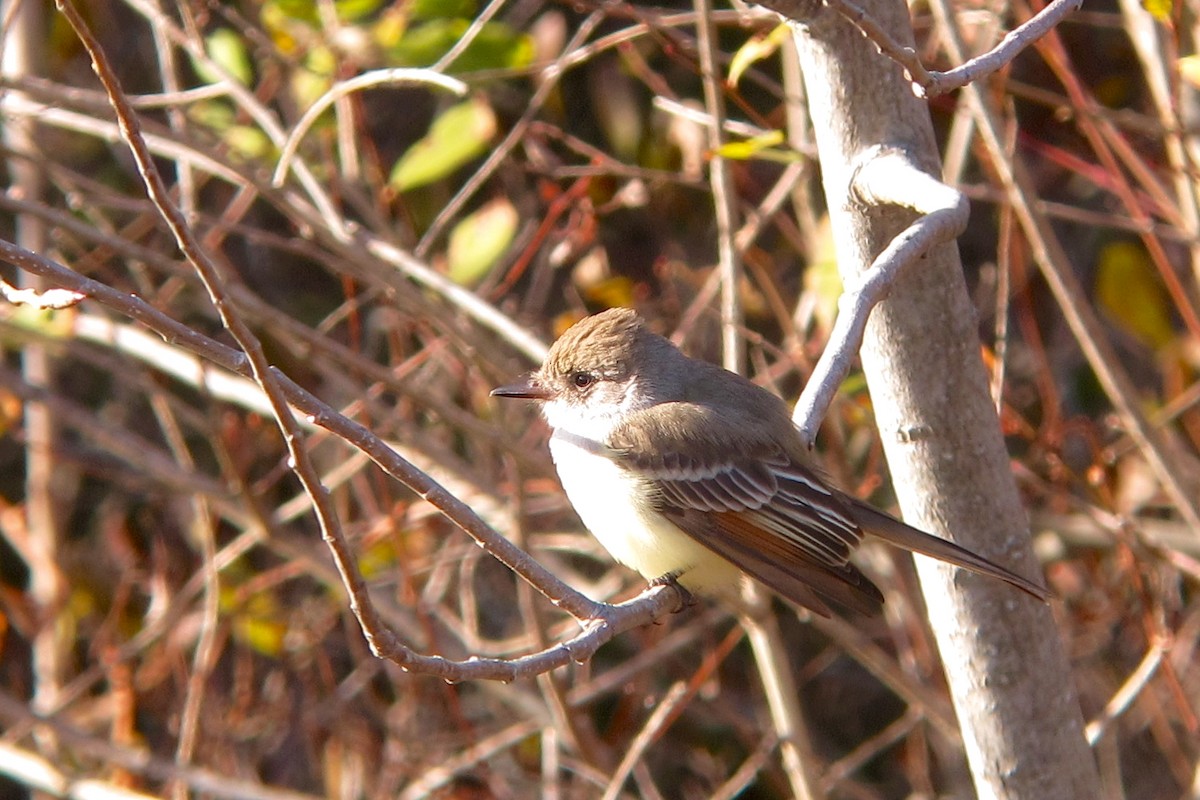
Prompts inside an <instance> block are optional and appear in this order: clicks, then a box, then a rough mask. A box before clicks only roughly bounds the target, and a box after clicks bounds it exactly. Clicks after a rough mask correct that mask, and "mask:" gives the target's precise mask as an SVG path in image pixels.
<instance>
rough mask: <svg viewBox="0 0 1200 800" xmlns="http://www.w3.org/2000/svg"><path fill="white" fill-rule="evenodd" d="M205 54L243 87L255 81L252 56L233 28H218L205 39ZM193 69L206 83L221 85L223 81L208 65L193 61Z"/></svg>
mask: <svg viewBox="0 0 1200 800" xmlns="http://www.w3.org/2000/svg"><path fill="white" fill-rule="evenodd" d="M204 52H205V53H206V54H207V55H208V57H209V59H211V60H212V62H213V63H214V64H216V65H217V66H218V67H220V68H221V69H223V70H225V72H227V73H229V74H230V75H231V76H232V77H233V79H234V80H236V81H237V82H238V83H240V84H242V85H243V86H249V85H250V82H251V81H252V80H253V79H254V67H253V65H252V64H251V62H250V54H249V53H247V52H246V43H245V41H244V40H243V39H242V37H241V35H240V34H238V32H237V31H235V30H233V29H232V28H217V29H216V30H215V31H213V32H212V33H210V34H209V35H208V36H206V37H204ZM192 67H193V68H194V69H195V70H196V74H197V75H199V76H200V80H202V81H204V82H205V83H220V82H221V81H222V80H223V78H222V77H221V76H220V75H219V74H217V72H216V70H214V69H212V68H210V67H209V65H208V64H206V63H202V62H200V61H196V60H194V59H193V61H192Z"/></svg>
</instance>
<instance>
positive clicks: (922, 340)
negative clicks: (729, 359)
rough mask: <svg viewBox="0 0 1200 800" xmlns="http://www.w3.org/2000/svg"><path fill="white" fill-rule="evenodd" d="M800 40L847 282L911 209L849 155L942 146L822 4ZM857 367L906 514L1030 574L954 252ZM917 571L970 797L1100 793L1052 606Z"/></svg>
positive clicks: (907, 29) (936, 568)
mask: <svg viewBox="0 0 1200 800" xmlns="http://www.w3.org/2000/svg"><path fill="white" fill-rule="evenodd" d="M870 13H871V14H872V15H873V16H874V17H875V18H876V20H877V21H878V22H880V23H881V24H882V25H883V27H884V28H885V29H886V30H888V31H889V32H890V33H891V34H892V35H893V36H894V37H896V38H897V39H898V40H900V41H901V42H905V40H907V43H908V44H910V45H911V42H912V33H911V23H910V20H909V17H908V11H907V8H906V7H905V5H904V4H903V3H897V2H882V0H881V2H877V3H873V4H871V6H870ZM796 40H797V46H798V49H799V51H800V61H801V70H802V72H803V75H804V80H805V85H806V87H807V92H808V98H809V103H810V106H811V112H812V116H813V120H814V128H815V129H816V136H817V147H818V152H819V156H820V163H821V169H822V171H823V178H824V184H825V192H826V196H827V199H828V204H829V209H830V215H831V218H832V224H833V230H834V235H835V237H836V245H837V252H838V257H839V262H840V269H841V272H842V275H843V278H844V279H845V280H847V281H850V280H852V279H853V278H854V277H855V276H856V275H857V274H858V273H859V272H861V271H862V270H863V269H865V268H866V267H867V266H868V265H870V263H871V261H872V259H873V258H874V256H875V255H877V254H878V253H879V252H880V251H881V250H882V249H883V247H884V246H885V245H886V244H887V242H889V241H890V240H891V238H892V237H893V236H894V235H895V234H896V233H897V232H899V231H901V230H903V228H904V227H905V226H906V225H907V224H908V222H910V221H911V216H910V213H909V212H907V211H904V210H901V209H898V208H878V207H875V208H868V207H866V206H865V205H863V204H862V203H861V202H859V201H858V200H857V199H856V198H855V197H853V196H852V192H851V189H850V187H851V182H852V180H853V177H854V169H855V165H856V160H859V159H861V158H863V154H864V153H867V152H869V151H870V149H871V148H873V147H876V146H880V145H884V146H890V147H899V148H901V149H903V150H904V151H905V152H907V153H908V155H909V156H910V158H912V159H913V161H914V162H915V163H917V164H918V165H920V167H921V168H922V169H924V170H925V171H927V172H928V173H929V174H931V175H937V174H938V173H939V170H938V165H939V158H938V153H937V147H936V142H935V139H934V136H933V130H932V125H931V123H930V119H929V113H928V110H927V109H926V108H925V106H924V104H923V103H922V102H921V101H920V100H918V99H917V98H916V97H915V96H914V94H913V92H912V89H911V87H910V84H909V83H908V81H906V80H905V78H904V76H903V74H902V72H901V70H900V68H899V67H898V66H897V65H896V64H895V63H893V62H892V61H890V60H888V59H887V58H885V57H884V56H882V55H880V54H879V53H878V51H877V50H876V49H875V47H874V46H872V45H871V44H870V43H868V42H867V41H866V40H865V39H864V38H863V36H862V35H861V34H860V33H859V32H858V31H857V30H856V29H854V28H853V27H851V26H850V25H849V24H848V23H847V22H845V21H844V20H843V19H842V18H841V17H839V16H837V15H836V14H835V13H834V12H832V11H830V10H828V9H821V10H819V11H818V12H817V13H816V15H815V16H814V17H813V18H812V19H811V20H810V21H809V22H808V23H807V24H804V25H799V26H797V33H796ZM862 360H863V365H864V369H865V372H866V376H867V380H868V385H869V387H870V391H871V397H872V400H873V403H874V407H875V415H876V420H877V423H878V425H879V430H880V432H881V435H882V437H883V444H884V450H885V453H886V456H887V460H888V464H889V467H890V469H891V471H892V478H893V481H894V484H895V489H896V494H897V496H898V498H899V501H900V505H901V508H902V509H903V511H904V517H905V519H907V520H908V521H909V522H910V523H912V524H914V525H917V526H919V527H921V528H923V529H925V530H929V531H932V532H934V533H937V534H939V535H942V536H945V537H946V538H952V539H955V540H957V541H959V542H960V543H962V544H963V545H965V546H967V547H969V548H971V549H973V550H975V551H977V552H980V553H982V554H983V555H986V556H987V557H989V558H991V559H993V560H995V561H997V562H999V563H1001V564H1004V565H1006V566H1008V567H1010V568H1012V569H1015V570H1017V571H1019V572H1021V573H1023V574H1025V575H1035V574H1036V572H1035V570H1036V562H1035V560H1034V558H1033V555H1032V550H1031V548H1030V538H1029V533H1028V524H1027V521H1026V517H1025V512H1024V510H1023V508H1022V505H1021V502H1020V498H1019V495H1018V493H1017V489H1016V485H1015V482H1014V480H1013V478H1012V475H1011V472H1010V469H1009V462H1008V456H1007V453H1006V452H1005V449H1004V442H1003V440H1002V438H1001V436H1000V428H999V424H998V420H997V418H996V413H995V410H994V408H993V406H992V401H991V399H990V396H989V392H988V384H987V378H986V375H985V372H984V369H983V365H982V362H981V360H980V356H979V340H978V335H977V332H976V318H975V312H974V309H973V307H972V306H971V303H970V301H969V298H968V296H967V292H966V286H965V283H964V280H963V276H962V267H961V264H960V262H959V258H958V252H957V248H956V247H955V246H953V245H952V244H950V245H942V246H939V247H937V248H935V249H934V250H933V251H932V252H931V253H930V254H929V255H928V257H927V258H925V259H923V260H922V261H921V262H920V263H918V264H915V265H914V266H913V267H912V268H911V269H910V270H909V272H908V273H907V274H906V275H905V276H904V277H903V279H902V280H901V281H900V282H899V283H898V284H897V285H896V287H895V288H894V290H893V291H892V293H891V295H890V296H889V298H888V299H887V300H885V301H884V302H883V303H882V304H881V305H880V306H879V307H877V308H876V310H875V311H874V313H873V315H872V319H871V322H870V324H869V325H868V327H867V334H866V340H865V342H864V345H863V350H862ZM917 568H918V572H919V575H920V577H921V584H922V590H923V592H924V594H925V599H926V602H927V604H928V606H929V610H930V620H931V624H932V626H933V630H934V632H935V635H936V638H937V642H938V647H939V649H940V652H941V656H942V661H943V663H944V664H945V668H946V672H947V676H948V679H949V684H950V688H951V692H952V695H953V698H954V704H955V708H956V710H957V713H958V717H959V722H960V726H961V727H962V731H963V740H964V742H965V744H966V750H967V756H968V759H969V763H970V767H971V770H972V774H973V777H974V781H975V786H976V790H977V792H978V794H979V796H980V797H986V798H993V797H995V798H1029V800H1044V798H1049V797H1053V798H1056V799H1057V798H1089V799H1090V798H1095V797H1097V796H1099V789H1098V778H1097V773H1096V768H1095V763H1094V760H1093V758H1092V754H1091V752H1090V751H1089V749H1088V746H1087V743H1086V741H1085V740H1084V735H1083V720H1082V716H1081V713H1080V709H1079V704H1078V700H1077V698H1076V694H1075V691H1074V687H1073V685H1072V682H1071V678H1070V668H1069V664H1068V662H1067V659H1066V656H1065V654H1064V652H1063V647H1062V644H1061V642H1060V641H1059V635H1058V630H1057V628H1056V627H1055V624H1054V618H1053V616H1052V614H1051V611H1050V607H1049V606H1047V605H1043V604H1041V603H1038V602H1037V601H1035V600H1033V599H1032V598H1029V597H1026V596H1024V595H1022V594H1020V593H1019V592H1016V591H1014V590H1013V589H1012V588H1011V587H1010V586H1007V585H1005V584H1003V583H1000V582H999V581H992V580H988V579H986V578H982V577H979V576H975V575H971V574H968V573H966V572H963V571H961V570H956V569H954V568H951V567H948V566H945V565H942V564H940V563H938V562H934V561H932V560H930V559H927V558H924V557H921V556H918V557H917Z"/></svg>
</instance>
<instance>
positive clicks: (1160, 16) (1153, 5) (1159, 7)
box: [1142, 0, 1175, 25]
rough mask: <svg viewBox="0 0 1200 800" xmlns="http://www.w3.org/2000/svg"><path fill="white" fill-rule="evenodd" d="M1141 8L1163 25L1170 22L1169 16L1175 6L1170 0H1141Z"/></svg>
mask: <svg viewBox="0 0 1200 800" xmlns="http://www.w3.org/2000/svg"><path fill="white" fill-rule="evenodd" d="M1142 8H1144V9H1146V10H1147V11H1149V12H1150V16H1152V17H1154V18H1155V19H1156V20H1158V21H1159V22H1161V23H1163V24H1164V25H1166V24H1168V23H1170V22H1171V17H1172V15H1173V12H1174V10H1175V6H1174V4H1173V3H1172V2H1171V0H1142Z"/></svg>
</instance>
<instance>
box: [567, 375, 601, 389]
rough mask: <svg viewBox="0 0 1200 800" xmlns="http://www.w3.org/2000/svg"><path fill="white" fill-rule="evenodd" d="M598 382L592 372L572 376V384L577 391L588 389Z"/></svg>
mask: <svg viewBox="0 0 1200 800" xmlns="http://www.w3.org/2000/svg"><path fill="white" fill-rule="evenodd" d="M595 382H596V376H595V375H592V374H591V373H590V372H576V373H573V374H572V375H571V383H572V384H574V386H575V388H576V389H586V388H587V387H589V386H591V385H592V384H593V383H595Z"/></svg>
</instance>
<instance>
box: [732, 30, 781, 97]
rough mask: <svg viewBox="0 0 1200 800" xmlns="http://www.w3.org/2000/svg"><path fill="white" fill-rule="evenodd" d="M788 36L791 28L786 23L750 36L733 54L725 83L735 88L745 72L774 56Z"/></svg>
mask: <svg viewBox="0 0 1200 800" xmlns="http://www.w3.org/2000/svg"><path fill="white" fill-rule="evenodd" d="M790 35H791V28H790V27H789V26H788V24H787V23H781V24H779V25H776V26H775V27H774V28H773V29H772V30H771V31H770V32H769V33H766V34H762V33H758V34H755V35H754V36H751V37H750V38H749V39H748V40H747V41H746V43H745V44H744V45H742V46H741V47H739V48H738V49H737V52H736V53H734V54H733V59H732V60H731V61H730V62H729V78H728V79H727V81H726V82H727V83H728V84H729V85H730V86H737V85H738V81H740V80H741V79H742V75H743V74H744V73H745V72H746V70H748V69H750V67H752V66H753V65H754V64H755V63H757V62H759V61H762V60H763V59H764V58H769V57H771V56H773V55H775V51H776V50H778V49H779V46H780V45H781V44H783V43H784V42H785V41H787V37H788V36H790Z"/></svg>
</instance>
